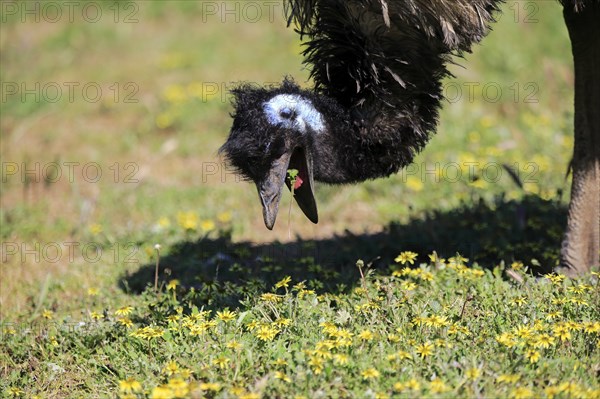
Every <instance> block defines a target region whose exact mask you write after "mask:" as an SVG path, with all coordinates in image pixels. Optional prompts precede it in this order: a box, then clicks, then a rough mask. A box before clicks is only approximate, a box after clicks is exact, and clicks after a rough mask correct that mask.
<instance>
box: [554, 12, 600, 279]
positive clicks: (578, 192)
mask: <svg viewBox="0 0 600 399" xmlns="http://www.w3.org/2000/svg"><path fill="white" fill-rule="evenodd" d="M584 4H585V6H584V7H582V8H581V9H579V10H578V11H575V9H574V7H573V5H572V4H568V3H567V4H566V5H565V8H564V12H563V13H564V19H565V23H566V25H567V29H568V31H569V36H570V38H571V46H572V50H573V61H574V66H575V148H574V151H573V163H572V166H573V185H572V187H571V202H570V204H569V213H568V221H567V230H566V233H565V237H564V241H563V244H562V249H561V266H562V267H561V269H560V271H561V272H563V273H566V274H568V275H578V274H582V273H585V272H588V271H590V270H591V269H592V268H593V267H597V266H598V265H599V264H600V2H597V1H591V2H585V3H584Z"/></svg>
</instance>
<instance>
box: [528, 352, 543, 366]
mask: <svg viewBox="0 0 600 399" xmlns="http://www.w3.org/2000/svg"><path fill="white" fill-rule="evenodd" d="M541 356H542V355H541V354H540V352H538V351H536V350H533V349H528V350H527V351H526V352H525V357H526V358H527V360H529V363H537V362H538V361H539V360H540V357H541Z"/></svg>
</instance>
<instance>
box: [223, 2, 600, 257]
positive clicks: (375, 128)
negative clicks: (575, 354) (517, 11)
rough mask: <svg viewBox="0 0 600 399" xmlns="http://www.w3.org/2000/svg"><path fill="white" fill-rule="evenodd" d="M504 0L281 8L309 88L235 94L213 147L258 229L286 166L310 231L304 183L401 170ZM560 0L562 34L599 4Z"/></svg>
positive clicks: (309, 197) (268, 215)
mask: <svg viewBox="0 0 600 399" xmlns="http://www.w3.org/2000/svg"><path fill="white" fill-rule="evenodd" d="M501 2H502V0H286V1H285V2H284V3H285V5H286V7H287V8H286V9H287V11H288V15H289V23H294V24H295V25H296V27H297V31H298V33H299V34H300V35H302V36H306V37H307V38H308V39H309V41H308V43H307V44H306V49H305V51H304V53H303V54H304V56H305V63H306V64H307V65H308V66H309V68H310V70H311V76H312V78H313V80H314V82H315V87H314V89H313V90H310V91H307V90H301V89H300V88H299V87H298V86H297V85H295V84H294V83H293V81H292V80H290V79H285V80H284V82H283V84H282V85H281V86H278V87H270V88H256V87H252V86H250V85H244V86H241V87H239V88H237V89H236V90H234V91H233V94H234V95H235V100H234V104H233V105H234V108H235V111H234V113H233V115H232V116H233V126H232V128H231V132H230V135H229V138H228V139H227V142H226V143H225V144H224V145H223V147H222V148H221V152H222V153H223V154H224V155H225V157H226V159H227V160H228V161H229V162H230V163H231V164H232V165H233V166H235V167H236V168H237V169H238V170H239V172H240V173H241V174H242V175H243V176H245V177H246V178H248V179H249V180H252V181H254V182H255V183H256V185H257V188H258V192H259V196H260V199H261V201H262V205H263V216H264V220H265V224H266V225H267V227H268V228H272V227H273V224H274V223H275V217H276V215H277V209H278V204H279V199H280V196H281V189H282V187H283V185H284V184H287V185H288V187H291V184H292V182H291V181H289V179H286V172H287V171H288V170H289V169H297V170H298V171H299V172H298V180H297V181H296V182H295V189H294V194H295V195H294V198H295V199H296V200H297V202H298V204H299V205H300V207H301V208H302V210H303V211H304V213H305V214H306V215H307V216H308V217H309V218H310V219H311V220H312V221H313V222H316V221H317V219H318V218H317V209H316V204H315V201H314V196H313V187H314V182H313V180H318V181H323V182H326V183H354V182H359V181H364V180H367V179H374V178H378V177H383V176H389V175H390V174H393V173H396V172H397V171H398V170H399V169H400V168H402V167H404V166H406V165H407V164H409V163H410V162H411V161H412V159H413V157H414V155H415V154H416V153H418V152H419V151H420V150H421V149H422V148H423V147H424V146H425V144H426V143H427V141H428V140H429V138H430V136H431V135H432V134H433V133H434V132H435V128H436V124H437V119H438V110H439V107H440V102H441V100H442V87H441V80H442V78H444V77H445V76H446V75H448V71H447V69H446V65H447V64H448V63H449V62H451V60H450V57H451V56H452V55H460V54H461V53H462V52H465V51H470V48H471V45H472V44H473V43H475V42H478V41H479V40H481V39H482V38H483V37H484V36H485V34H486V33H487V31H488V28H489V27H488V24H489V23H491V22H493V17H494V12H495V11H497V9H498V5H499V4H500V3H501ZM562 3H563V5H564V7H565V18H566V20H567V25H568V26H570V25H569V22H568V21H569V18H572V16H576V17H577V18H579V19H580V18H582V17H581V15H583V16H584V17H586V18H587V19H586V20H590V21H591V20H594V18H595V17H596V16H597V15H598V9H599V8H600V7H599V6H598V4H599V1H598V0H571V1H569V0H563V1H562ZM582 10H584V11H582ZM577 18H572V19H577ZM596 20H597V18H596ZM586 24H587V25H590V23H589V22H586ZM572 25H573V26H575V25H574V24H572ZM582 32H583V31H582ZM594 32H595V31H594ZM594 32H592V31H590V32H588V33H586V32H583V33H581V37H582V38H583V40H579V39H578V40H577V41H584V42H585V41H587V40H592V39H590V38H589V35H590V34H595V35H596V36H598V34H597V33H594ZM572 37H573V35H572ZM593 40H595V39H593ZM594 43H595V42H594ZM586 45H588V46H589V44H586ZM591 46H592V47H593V46H595V44H592V45H591ZM580 47H582V48H583V47H584V46H580ZM574 53H575V50H574ZM575 59H576V64H577V57H575ZM592 64H593V63H592ZM594 65H595V64H594ZM576 69H577V68H576ZM597 69H600V65H598V68H597ZM576 108H577V107H576ZM576 114H577V111H576ZM576 119H577V117H576ZM598 181H599V182H600V175H599V176H598ZM598 214H599V215H600V211H599V212H598ZM596 217H599V216H598V215H596ZM595 248H596V253H597V252H598V250H597V246H596V247H595ZM592 250H593V249H592ZM596 255H597V254H596Z"/></svg>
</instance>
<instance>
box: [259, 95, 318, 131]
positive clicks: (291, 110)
mask: <svg viewBox="0 0 600 399" xmlns="http://www.w3.org/2000/svg"><path fill="white" fill-rule="evenodd" d="M263 109H264V111H265V115H266V117H267V120H268V121H269V123H270V124H271V125H274V126H282V127H285V128H289V129H295V130H298V131H300V132H302V133H306V131H307V126H308V127H310V128H311V129H312V130H314V131H315V132H317V133H320V132H322V131H323V130H324V129H325V123H324V122H323V116H322V115H321V113H320V112H319V111H317V109H316V108H315V107H314V105H313V104H312V102H310V101H309V100H307V99H306V98H303V97H302V96H299V95H297V94H279V95H277V96H275V97H273V98H272V99H270V100H269V101H267V102H265V103H264V104H263Z"/></svg>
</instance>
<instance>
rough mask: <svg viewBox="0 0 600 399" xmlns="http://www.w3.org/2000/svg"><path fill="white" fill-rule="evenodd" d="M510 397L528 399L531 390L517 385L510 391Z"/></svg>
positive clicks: (530, 396)
mask: <svg viewBox="0 0 600 399" xmlns="http://www.w3.org/2000/svg"><path fill="white" fill-rule="evenodd" d="M509 397H510V398H511V399H530V398H533V391H532V390H531V389H529V388H526V387H518V388H516V389H513V390H512V391H511V392H510V395H509Z"/></svg>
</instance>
